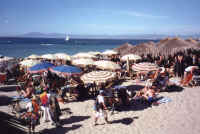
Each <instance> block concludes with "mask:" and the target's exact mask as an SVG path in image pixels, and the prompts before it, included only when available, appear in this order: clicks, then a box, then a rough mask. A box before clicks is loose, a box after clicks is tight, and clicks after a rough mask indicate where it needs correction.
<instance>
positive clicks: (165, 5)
mask: <svg viewBox="0 0 200 134" xmlns="http://www.w3.org/2000/svg"><path fill="white" fill-rule="evenodd" d="M199 5H200V0H0V35H17V34H25V33H29V32H41V33H66V34H81V35H132V34H195V33H200V26H199V25H200V14H199Z"/></svg>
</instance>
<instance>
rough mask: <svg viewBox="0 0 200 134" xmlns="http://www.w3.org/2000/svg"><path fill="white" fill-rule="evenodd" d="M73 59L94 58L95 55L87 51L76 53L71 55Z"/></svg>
mask: <svg viewBox="0 0 200 134" xmlns="http://www.w3.org/2000/svg"><path fill="white" fill-rule="evenodd" d="M72 57H73V58H74V59H78V58H90V59H92V58H96V56H94V55H92V54H89V53H77V54H75V55H73V56H72Z"/></svg>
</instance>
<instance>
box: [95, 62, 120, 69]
mask: <svg viewBox="0 0 200 134" xmlns="http://www.w3.org/2000/svg"><path fill="white" fill-rule="evenodd" d="M94 65H95V66H96V67H97V68H99V69H102V70H120V69H121V67H120V66H119V65H118V64H116V63H115V62H112V61H107V60H100V61H96V62H94Z"/></svg>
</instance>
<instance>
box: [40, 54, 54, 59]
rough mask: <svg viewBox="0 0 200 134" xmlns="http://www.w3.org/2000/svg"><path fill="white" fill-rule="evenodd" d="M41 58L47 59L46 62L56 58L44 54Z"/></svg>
mask: <svg viewBox="0 0 200 134" xmlns="http://www.w3.org/2000/svg"><path fill="white" fill-rule="evenodd" d="M41 58H43V59H48V60H55V59H56V56H54V55H53V54H44V55H42V56H41Z"/></svg>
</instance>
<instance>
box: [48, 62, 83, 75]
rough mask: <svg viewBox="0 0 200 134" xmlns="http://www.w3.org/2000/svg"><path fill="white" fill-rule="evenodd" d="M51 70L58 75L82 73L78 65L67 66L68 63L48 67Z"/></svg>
mask: <svg viewBox="0 0 200 134" xmlns="http://www.w3.org/2000/svg"><path fill="white" fill-rule="evenodd" d="M50 71H51V72H54V73H56V74H58V75H60V74H61V75H65V76H66V75H79V74H81V73H82V70H81V69H80V68H78V67H74V66H68V65H61V66H56V67H53V68H50Z"/></svg>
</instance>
